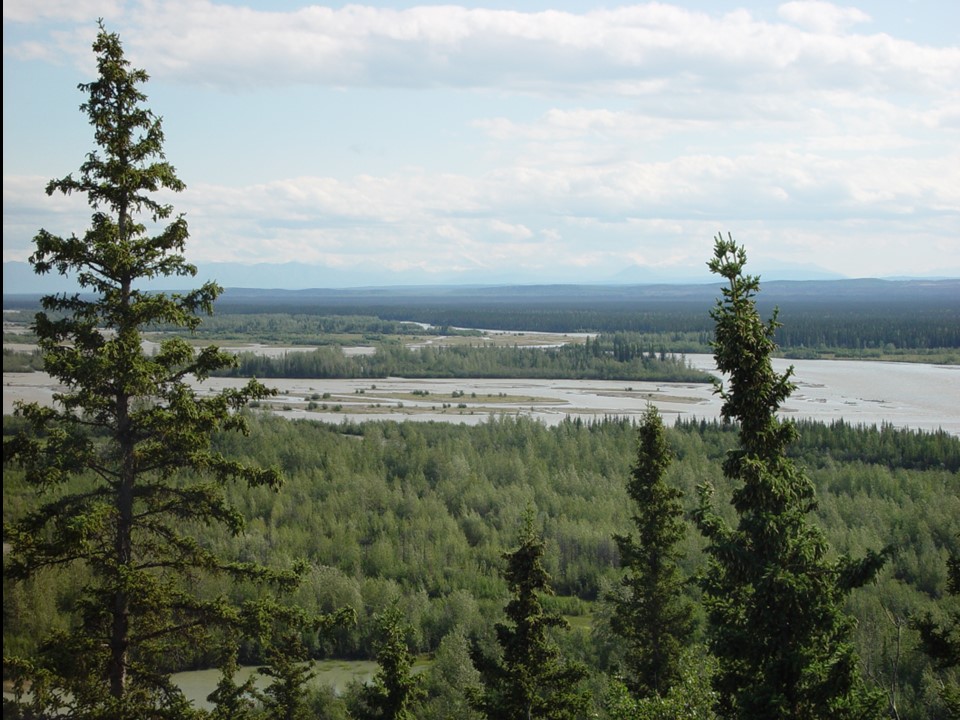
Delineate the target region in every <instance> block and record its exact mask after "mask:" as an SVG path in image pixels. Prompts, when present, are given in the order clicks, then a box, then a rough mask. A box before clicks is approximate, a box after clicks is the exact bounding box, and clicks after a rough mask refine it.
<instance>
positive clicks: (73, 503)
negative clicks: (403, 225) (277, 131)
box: [3, 23, 295, 720]
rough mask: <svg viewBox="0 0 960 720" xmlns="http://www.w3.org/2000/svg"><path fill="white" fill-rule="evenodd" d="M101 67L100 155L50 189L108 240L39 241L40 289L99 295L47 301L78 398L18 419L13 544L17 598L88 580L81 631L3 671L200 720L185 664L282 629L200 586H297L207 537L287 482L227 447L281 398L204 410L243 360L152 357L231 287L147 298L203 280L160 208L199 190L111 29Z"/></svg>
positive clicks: (93, 119) (236, 524)
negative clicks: (22, 585) (29, 506)
mask: <svg viewBox="0 0 960 720" xmlns="http://www.w3.org/2000/svg"><path fill="white" fill-rule="evenodd" d="M93 50H94V53H95V54H96V57H97V68H98V77H97V79H96V80H94V81H93V82H90V83H87V84H82V85H80V89H81V90H82V91H83V92H85V93H86V95H87V99H86V101H85V102H84V103H83V105H82V106H81V110H82V111H83V112H84V113H86V115H87V117H88V118H89V121H90V124H91V125H92V126H93V131H94V139H95V144H96V149H95V150H93V151H92V152H90V153H89V154H88V155H87V156H86V160H85V161H84V162H83V164H82V165H81V166H80V170H79V174H78V176H77V177H74V176H73V175H67V176H66V177H64V178H62V179H59V180H52V181H51V182H50V183H49V184H48V185H47V188H46V190H47V194H48V195H52V194H53V193H63V194H66V195H71V194H76V195H82V196H85V197H86V200H87V202H88V204H89V205H90V207H91V208H92V211H93V213H92V219H91V227H90V228H89V229H88V230H87V231H86V232H85V233H84V234H83V235H82V237H77V236H76V235H71V236H69V237H59V236H56V235H54V234H52V233H50V232H47V231H46V230H40V231H39V233H38V234H37V236H36V237H35V240H34V243H35V248H36V249H35V252H34V253H33V255H32V256H31V258H30V262H31V263H32V265H33V268H34V270H35V271H36V272H37V273H41V274H42V273H47V272H51V271H55V272H58V273H60V274H62V275H65V276H71V275H75V277H76V280H77V281H78V282H79V284H80V286H81V288H82V290H83V293H82V294H81V293H78V294H72V295H71V294H56V295H48V296H46V297H44V298H43V299H42V308H43V309H42V311H41V312H39V313H38V314H37V315H36V317H35V320H34V324H33V330H34V331H35V333H36V335H37V338H38V343H39V347H40V349H41V351H42V352H43V358H44V368H45V370H46V371H47V372H48V373H49V374H50V375H51V376H52V377H53V378H55V379H56V380H57V381H58V382H59V383H60V384H61V386H62V388H63V389H62V390H61V391H59V392H58V393H57V394H56V395H54V398H53V400H54V402H53V404H52V406H47V407H45V406H41V405H40V404H21V405H20V406H19V407H18V409H17V411H16V413H17V414H18V415H20V416H21V417H22V418H24V420H25V421H26V424H27V430H26V431H24V432H21V433H20V434H19V435H17V436H15V437H13V438H11V439H9V440H7V439H5V442H4V465H5V467H15V468H19V469H22V472H23V477H24V480H25V482H26V483H28V484H29V485H30V486H32V487H34V488H35V489H36V491H37V497H38V504H37V505H36V507H34V509H33V510H32V511H30V512H29V513H28V514H26V515H25V516H23V517H20V518H19V519H16V520H15V521H13V522H11V523H7V522H6V521H5V522H4V528H3V534H4V543H5V552H4V555H5V558H4V560H5V562H4V581H5V582H6V581H8V580H9V581H18V580H21V579H24V578H30V577H33V576H35V575H37V574H39V573H44V572H48V571H55V570H58V569H65V568H68V567H75V566H79V567H80V572H81V573H82V574H83V576H84V577H85V578H87V580H86V582H85V584H84V585H83V587H82V588H81V589H80V590H79V591H77V592H76V593H74V594H72V595H70V596H69V597H68V598H67V599H66V600H65V601H64V602H67V603H69V609H70V611H72V613H73V617H74V623H73V625H72V626H71V627H69V628H68V629H66V630H64V631H60V632H56V633H54V634H53V635H52V636H51V637H50V638H49V639H48V641H47V642H46V643H45V644H44V646H43V647H42V648H41V651H40V652H39V654H38V655H36V656H34V657H19V658H12V657H7V656H6V655H5V656H4V670H5V677H10V676H12V677H15V678H16V679H17V680H18V683H19V684H18V687H19V688H20V689H23V688H24V687H26V685H25V683H26V682H31V683H33V685H32V687H33V688H34V690H35V691H36V692H34V693H33V694H32V695H31V696H30V699H29V700H26V702H30V703H34V704H35V703H36V702H39V700H38V696H40V695H42V698H43V699H42V702H43V703H44V704H45V706H46V708H48V709H49V708H54V709H56V708H58V707H59V709H60V712H61V714H62V715H63V716H69V717H84V718H109V719H110V720H123V719H124V718H131V720H132V719H133V718H136V720H142V719H143V718H155V717H156V718H160V717H176V718H183V717H187V716H189V713H190V710H189V708H188V706H187V704H186V702H185V701H184V699H183V697H182V695H181V694H180V693H179V691H178V690H177V688H175V687H174V686H173V685H172V684H171V682H170V678H169V668H170V666H171V663H173V662H176V661H177V660H178V659H181V658H184V657H194V658H195V657H198V655H199V653H201V652H202V650H203V648H204V647H206V646H207V645H208V641H210V640H211V639H212V637H213V635H214V634H215V633H216V632H217V628H227V627H230V626H233V627H239V626H240V625H243V624H247V625H250V624H251V623H252V624H254V625H255V624H263V623H268V622H269V621H270V618H269V617H267V616H266V615H265V614H264V613H262V612H257V610H256V609H255V608H252V607H248V608H246V609H245V610H244V611H241V610H240V609H238V608H236V607H234V606H231V604H230V603H228V602H227V601H226V600H225V599H223V598H221V597H217V596H206V597H201V596H198V595H197V594H196V592H195V590H196V587H197V584H198V583H197V581H198V579H199V578H201V577H203V576H206V575H213V576H217V575H221V576H224V577H226V578H227V579H233V580H238V581H249V580H255V581H261V580H268V581H276V582H277V583H280V584H281V585H285V586H290V585H291V584H292V583H294V582H295V573H294V572H292V571H291V572H272V571H269V570H268V569H266V568H263V567H260V566H257V565H252V564H244V563H238V562H233V561H230V560H229V559H224V558H222V557H219V556H218V555H217V554H215V553H214V552H213V551H212V550H211V549H210V548H208V547H205V546H203V545H201V544H200V543H199V542H198V541H197V540H196V539H195V538H194V537H193V536H192V535H191V530H192V529H193V528H195V527H197V526H200V525H206V524H219V525H221V526H223V527H224V528H226V530H228V531H229V532H232V533H239V532H240V531H241V529H242V527H243V518H242V516H241V515H240V514H239V513H238V512H237V511H236V510H235V509H234V508H232V507H231V506H230V505H229V504H228V503H227V502H226V500H225V496H224V493H223V490H224V484H225V483H227V482H229V481H240V482H244V483H248V484H250V485H251V486H267V487H270V488H277V487H278V486H279V484H280V480H281V478H280V475H279V473H278V472H277V471H276V470H273V469H261V468H256V467H249V466H245V465H242V464H239V463H236V462H233V461H231V460H228V459H226V458H224V457H223V456H221V455H220V454H218V453H217V452H215V451H213V450H212V447H211V438H212V435H213V434H214V433H216V432H219V431H222V430H236V431H241V432H243V431H244V430H245V422H244V415H243V414H242V413H241V410H242V408H243V407H244V406H245V405H246V404H247V402H248V401H250V400H252V399H255V398H260V397H263V396H266V395H267V394H269V391H268V390H267V389H266V388H265V387H264V386H262V385H261V384H259V383H257V382H255V381H251V382H250V383H249V384H247V385H246V386H245V387H244V388H242V389H239V390H227V391H224V392H222V393H220V394H216V395H211V396H206V395H204V396H200V395H198V394H197V393H196V392H195V391H194V389H193V386H192V385H191V382H192V381H196V380H203V379H205V378H206V377H208V376H209V375H210V373H212V372H213V371H215V370H217V369H220V368H223V367H226V366H229V365H230V364H232V362H233V358H232V356H230V355H229V354H228V353H225V352H223V351H221V350H219V349H218V348H216V347H207V348H204V349H202V350H200V351H199V352H198V351H195V350H194V348H193V347H192V346H191V345H190V344H189V343H188V342H187V341H186V340H184V339H182V338H177V337H171V338H170V339H167V340H165V341H164V342H163V343H162V344H161V345H160V348H159V350H158V351H157V352H156V353H153V354H148V353H146V352H145V351H144V349H143V339H144V338H143V331H144V329H145V328H148V327H152V326H157V325H161V324H162V325H165V326H175V327H178V328H181V329H182V330H183V331H187V332H188V331H190V330H192V329H194V328H196V327H197V325H198V324H199V323H200V321H201V314H209V313H210V312H212V306H213V302H214V300H215V299H216V297H217V295H218V294H219V293H220V292H221V288H219V287H218V286H217V285H216V284H214V283H206V284H204V285H203V286H202V287H200V288H199V289H196V290H193V291H190V292H186V293H182V294H181V293H173V294H170V293H161V292H146V291H145V290H142V289H140V286H141V285H142V284H143V283H144V282H145V281H148V280H152V279H157V278H164V277H171V276H189V275H194V274H195V273H196V269H195V268H194V267H193V266H191V265H189V264H188V263H187V262H186V260H185V258H184V257H183V254H182V253H183V250H184V246H185V241H186V240H187V237H188V230H187V223H186V220H185V218H184V217H183V216H182V215H177V216H173V209H172V207H171V206H170V205H168V204H165V203H164V202H162V201H161V200H159V199H158V198H157V194H158V193H160V192H163V191H167V192H179V191H180V190H182V189H183V187H184V185H183V183H182V182H181V181H180V179H179V178H178V177H177V175H176V172H175V169H174V167H173V166H172V165H170V164H169V163H168V162H166V161H165V159H164V152H163V140H164V136H163V132H162V129H161V121H160V118H158V117H156V116H155V115H154V114H153V113H152V112H151V111H150V110H149V109H147V108H146V107H145V106H144V103H145V101H146V96H145V95H144V94H143V92H142V91H141V90H140V86H141V85H142V84H143V83H144V82H146V81H147V79H148V77H147V74H146V73H145V72H144V71H143V70H139V69H133V68H131V67H130V65H129V63H128V61H127V60H126V59H125V57H124V53H123V48H122V46H121V43H120V39H119V37H118V36H117V35H116V34H112V33H108V32H107V31H106V30H105V29H104V27H103V24H102V23H100V27H99V32H98V34H97V37H96V40H95V41H94V43H93ZM151 233H152V234H151ZM6 544H8V545H9V553H7V552H6V550H7V545H6ZM24 698H25V696H24V695H21V699H24ZM5 709H6V701H5ZM5 714H6V713H5Z"/></svg>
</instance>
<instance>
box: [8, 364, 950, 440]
mask: <svg viewBox="0 0 960 720" xmlns="http://www.w3.org/2000/svg"><path fill="white" fill-rule="evenodd" d="M687 360H688V361H689V362H690V364H691V365H692V366H694V367H697V368H700V369H703V370H708V371H713V370H714V367H715V366H714V363H713V358H712V357H711V356H709V355H690V356H687ZM791 364H792V365H793V366H794V371H795V372H794V381H795V383H796V385H797V388H796V390H795V391H794V393H793V394H792V395H791V396H790V398H788V399H787V401H786V402H785V403H784V405H783V408H782V409H781V414H782V415H783V416H787V417H796V418H811V419H816V420H822V421H825V422H830V421H832V420H838V419H843V420H845V421H848V422H851V423H855V424H857V423H862V424H867V425H873V424H876V425H879V424H881V423H888V424H890V425H893V426H895V427H901V428H914V429H923V430H936V429H938V428H942V429H943V430H945V431H946V432H949V433H951V434H952V435H956V436H960V366H955V365H929V364H919V363H893V362H875V361H858V360H796V361H787V360H775V361H774V367H775V369H777V370H778V371H783V370H784V369H786V367H788V366H789V365H791ZM243 382H244V381H242V380H239V379H227V378H211V379H210V380H208V381H207V382H204V383H202V384H201V385H200V386H199V387H198V390H199V391H200V392H201V393H206V392H215V391H217V390H220V389H222V388H225V387H236V386H238V385H240V384H242V383H243ZM264 382H265V383H266V384H267V385H269V386H271V387H274V388H276V389H277V391H278V395H277V396H276V398H274V399H273V400H272V401H271V402H270V407H272V408H273V409H275V410H276V411H277V412H278V413H280V414H281V415H282V416H283V417H287V418H311V419H315V420H324V421H328V422H341V421H343V420H345V419H349V420H351V421H357V422H360V421H364V420H382V419H392V420H420V421H425V420H435V421H442V422H461V423H468V424H476V423H480V422H484V421H486V419H487V418H489V417H490V416H491V415H525V416H528V417H533V418H536V419H538V420H540V421H542V422H545V423H547V424H556V423H558V422H560V421H562V420H563V419H564V418H567V417H570V418H582V419H592V418H600V417H604V416H618V417H639V416H640V415H641V414H642V413H643V412H644V410H645V409H646V407H647V404H648V403H652V404H653V405H655V406H656V407H657V408H658V409H659V410H660V412H661V414H662V415H663V416H664V418H665V419H666V420H667V422H668V423H669V422H671V420H672V419H674V418H678V417H683V418H696V419H701V418H703V419H713V418H717V417H719V415H720V405H721V401H720V398H719V397H718V396H717V395H716V394H714V392H713V388H712V386H711V385H709V384H697V383H657V382H632V381H616V382H611V381H596V380H503V379H430V380H423V379H406V378H388V379H385V380H316V379H268V380H264ZM3 385H4V387H3V412H4V413H10V412H12V410H13V405H14V402H15V401H16V400H27V401H37V402H41V403H47V402H50V400H51V398H52V394H53V392H54V391H55V386H54V384H53V383H52V382H51V380H50V378H49V377H48V376H46V375H45V374H43V373H4V376H3Z"/></svg>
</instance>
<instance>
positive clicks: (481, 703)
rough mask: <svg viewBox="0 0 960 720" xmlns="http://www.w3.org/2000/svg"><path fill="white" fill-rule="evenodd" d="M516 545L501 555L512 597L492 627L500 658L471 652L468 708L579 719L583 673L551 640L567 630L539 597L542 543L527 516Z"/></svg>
mask: <svg viewBox="0 0 960 720" xmlns="http://www.w3.org/2000/svg"><path fill="white" fill-rule="evenodd" d="M519 540H520V546H519V547H518V548H517V549H516V550H513V551H512V552H508V553H505V554H504V559H505V560H506V561H507V566H506V569H505V571H504V578H505V579H506V581H507V586H508V587H509V588H510V592H511V593H512V594H513V597H512V598H511V600H510V601H509V602H508V603H507V605H506V608H505V611H506V615H507V618H508V620H509V622H508V623H497V626H496V632H497V641H498V643H499V645H500V649H501V650H502V657H501V658H490V657H484V656H482V655H481V654H480V653H479V652H475V653H474V665H475V666H476V667H477V670H479V672H480V675H481V680H482V683H483V688H482V690H481V691H480V692H479V693H476V694H474V697H473V704H474V706H475V707H476V709H477V710H478V711H480V712H481V713H483V714H484V716H485V717H487V718H489V719H490V720H570V719H571V718H577V717H581V716H583V714H584V712H585V710H586V707H587V704H588V702H589V697H588V695H587V693H586V692H585V691H584V690H582V689H581V688H580V684H581V681H582V680H583V679H584V678H585V677H586V675H587V672H586V669H585V668H583V667H582V666H581V665H579V664H577V663H573V662H571V661H568V660H567V659H566V658H564V657H563V655H562V653H561V652H560V649H559V648H558V647H557V645H556V644H555V643H554V642H553V640H552V639H551V638H550V632H551V630H552V629H554V628H566V627H567V622H566V620H564V619H563V617H561V616H560V615H559V614H556V613H550V612H547V611H546V610H544V608H543V604H542V601H541V595H542V594H544V593H550V592H552V590H551V587H550V577H549V575H548V574H547V571H546V570H545V569H544V567H543V553H544V543H543V539H542V538H541V537H540V536H539V535H538V534H537V533H536V532H535V531H534V528H533V513H532V512H531V511H528V512H527V513H526V515H525V518H524V524H523V527H522V529H521V531H520V538H519Z"/></svg>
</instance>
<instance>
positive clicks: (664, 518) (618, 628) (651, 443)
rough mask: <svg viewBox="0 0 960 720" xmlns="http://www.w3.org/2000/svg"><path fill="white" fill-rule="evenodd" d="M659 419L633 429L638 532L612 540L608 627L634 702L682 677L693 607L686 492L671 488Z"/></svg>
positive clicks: (651, 412) (632, 486) (647, 417)
mask: <svg viewBox="0 0 960 720" xmlns="http://www.w3.org/2000/svg"><path fill="white" fill-rule="evenodd" d="M670 461H671V453H670V449H669V447H667V440H666V436H665V434H664V429H663V421H662V420H661V418H660V414H659V413H658V412H657V410H656V408H654V407H650V408H648V409H647V411H646V413H645V414H644V416H643V420H642V422H641V423H640V427H639V430H638V443H637V460H636V464H635V465H634V467H633V470H632V472H631V476H630V480H629V482H628V483H627V494H628V495H629V496H630V499H631V500H632V501H633V503H634V515H633V523H634V526H635V527H636V534H635V535H634V534H627V535H615V536H614V539H615V541H616V543H617V547H618V548H619V550H620V564H621V566H622V567H623V568H624V575H623V578H622V580H621V588H620V592H619V593H615V594H613V597H612V600H613V614H612V616H611V618H610V625H611V629H612V630H613V632H614V633H616V634H617V635H619V636H620V637H621V638H623V640H624V643H625V645H626V648H625V652H624V663H625V668H624V670H625V673H624V678H623V680H624V682H625V684H626V685H627V687H628V688H629V689H630V692H631V693H632V694H633V695H634V696H635V697H638V698H643V697H651V696H655V695H666V693H667V692H668V691H669V690H670V688H671V687H672V686H673V685H674V683H676V682H677V680H678V679H679V678H680V674H681V656H682V655H683V651H684V648H685V647H686V646H687V645H688V644H689V642H690V638H691V635H692V634H693V629H694V623H693V604H692V603H691V602H690V600H689V599H687V598H686V597H685V596H684V584H685V581H684V578H683V575H682V573H681V571H680V565H679V564H680V562H681V560H682V559H683V551H682V550H681V549H680V548H679V544H680V543H681V542H682V541H683V539H684V537H685V535H686V524H685V523H684V520H683V506H682V505H681V502H680V499H681V498H682V496H683V493H682V492H681V491H680V490H678V489H677V488H673V487H670V486H669V485H668V484H667V483H666V481H665V480H664V474H665V473H666V471H667V468H668V467H669V466H670Z"/></svg>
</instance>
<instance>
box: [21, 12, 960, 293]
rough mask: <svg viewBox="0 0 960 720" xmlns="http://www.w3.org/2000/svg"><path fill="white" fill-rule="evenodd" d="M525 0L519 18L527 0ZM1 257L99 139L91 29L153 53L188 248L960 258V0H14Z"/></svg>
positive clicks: (553, 262) (507, 264) (361, 277)
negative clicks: (723, 244) (727, 249)
mask: <svg viewBox="0 0 960 720" xmlns="http://www.w3.org/2000/svg"><path fill="white" fill-rule="evenodd" d="M517 7H522V8H523V9H522V10H518V9H516V8H517ZM3 13H4V17H3V49H4V64H3V79H4V86H3V88H4V89H3V96H4V104H3V108H4V109H3V195H4V202H3V257H4V261H23V260H26V258H27V257H28V256H29V254H30V252H31V247H32V238H33V236H34V235H35V234H36V232H37V231H38V230H39V229H40V228H44V229H46V230H49V231H51V232H54V233H58V234H69V233H71V232H76V233H78V234H79V233H82V232H83V231H84V229H85V228H86V227H87V226H88V225H89V209H88V208H87V206H86V205H85V204H84V202H83V200H82V198H62V197H54V198H48V197H47V196H46V195H45V194H44V192H43V188H44V187H45V185H46V183H47V181H49V180H50V179H52V178H58V177H63V176H65V175H66V174H68V173H70V172H76V170H77V168H78V167H79V165H80V164H81V162H82V161H83V159H84V156H85V154H86V153H87V152H89V151H90V150H92V149H93V145H92V133H91V129H90V127H89V126H88V125H87V124H86V119H85V117H84V116H83V115H81V113H80V112H79V110H78V106H79V105H80V103H81V102H83V100H84V96H83V95H82V93H80V92H79V91H78V90H77V84H78V83H81V82H87V81H89V80H91V79H93V77H94V73H95V66H94V57H93V54H92V51H91V49H90V44H91V42H92V41H93V38H94V35H95V33H96V20H97V18H98V17H102V18H103V19H104V21H105V24H106V27H107V29H108V30H110V31H113V32H117V33H119V34H120V38H121V41H122V42H123V44H124V48H125V51H126V54H127V57H128V59H129V60H130V61H131V62H132V63H133V65H134V66H135V67H142V68H144V69H146V70H147V72H148V73H149V74H150V77H151V79H150V81H149V82H148V83H147V84H146V85H145V86H144V91H145V92H146V93H147V95H148V98H149V99H148V105H149V106H150V107H151V108H152V109H153V110H154V111H155V112H156V113H157V114H159V115H161V116H162V117H163V122H164V125H163V127H164V131H165V134H166V151H167V158H168V159H169V160H170V161H171V162H172V163H173V164H174V165H175V166H176V168H177V171H178V173H179V176H180V178H181V179H182V180H183V181H184V182H185V183H186V185H187V189H186V190H185V191H184V192H183V193H180V194H178V195H175V196H172V197H171V198H170V201H171V202H172V203H173V205H174V207H175V209H176V210H177V211H179V212H183V213H185V214H186V217H187V220H188V222H189V225H190V232H191V237H190V240H189V241H188V246H187V255H188V258H189V259H190V260H191V261H192V262H195V263H198V264H206V263H211V262H237V263H245V264H255V263H287V262H297V263H301V264H304V265H309V266H316V270H317V273H316V277H317V278H318V282H317V284H318V285H330V286H337V285H343V284H394V283H406V282H418V283H451V282H454V283H457V282H468V283H475V282H484V283H485V282H517V281H520V282H603V281H611V280H614V281H616V280H625V281H632V280H638V279H639V280H642V279H686V278H701V277H702V278H704V279H706V278H707V275H706V272H705V269H704V265H705V262H706V260H707V258H708V257H709V255H710V252H711V248H712V238H713V236H714V235H715V234H716V233H717V232H720V231H722V232H724V233H726V232H727V231H730V232H732V233H733V235H734V237H735V238H736V239H737V240H739V241H740V242H742V243H744V244H745V245H746V247H747V251H748V255H749V257H750V263H751V267H752V268H753V269H754V270H755V271H758V272H761V274H764V273H767V274H768V276H770V274H772V275H773V276H776V277H790V276H795V277H802V276H806V275H807V274H808V273H810V272H817V273H823V274H825V275H835V276H846V277H891V276H952V277H958V276H960V3H952V2H943V1H942V0H938V1H933V0H913V1H912V2H911V1H910V0H899V1H896V2H893V1H891V2H885V1H884V2H861V3H859V4H853V5H847V4H832V3H827V2H816V1H806V0H804V1H801V2H785V3H770V2H742V3H738V2H728V1H727V0H720V1H717V2H704V1H701V2H678V3H639V4H620V5H617V4H610V5H602V4H598V3H586V2H575V1H574V0H555V1H554V2H548V1H547V0H527V1H526V2H524V3H522V4H521V3H516V2H513V3H510V2H499V1H491V2H462V3H447V4H437V3H421V4H417V3H412V2H377V3H367V4H347V3H328V4H322V5H320V4H317V5H309V4H307V3H304V2H293V1H281V2H272V1H267V0H248V1H247V2H241V1H239V0H237V1H231V2H207V1H206V0H129V1H124V0H112V1H109V0H98V1H93V0H5V2H4V3H3Z"/></svg>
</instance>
